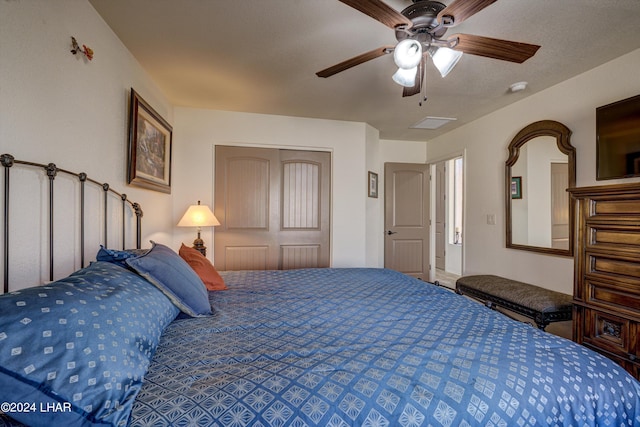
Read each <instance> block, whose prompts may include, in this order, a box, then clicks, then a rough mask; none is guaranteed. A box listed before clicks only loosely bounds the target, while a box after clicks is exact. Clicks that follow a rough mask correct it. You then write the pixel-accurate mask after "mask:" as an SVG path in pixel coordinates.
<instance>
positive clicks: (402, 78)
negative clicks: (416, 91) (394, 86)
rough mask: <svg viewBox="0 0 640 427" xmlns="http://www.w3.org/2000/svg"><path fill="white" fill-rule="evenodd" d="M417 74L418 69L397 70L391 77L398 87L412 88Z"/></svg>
mask: <svg viewBox="0 0 640 427" xmlns="http://www.w3.org/2000/svg"><path fill="white" fill-rule="evenodd" d="M417 74H418V67H415V68H410V69H408V70H406V69H404V68H398V71H396V72H395V74H394V75H393V77H392V78H393V81H394V82H396V83H398V84H399V85H400V86H405V87H413V86H415V84H416V75H417Z"/></svg>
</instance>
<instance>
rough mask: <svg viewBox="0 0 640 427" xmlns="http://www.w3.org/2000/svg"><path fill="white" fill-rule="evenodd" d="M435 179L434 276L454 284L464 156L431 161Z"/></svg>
mask: <svg viewBox="0 0 640 427" xmlns="http://www.w3.org/2000/svg"><path fill="white" fill-rule="evenodd" d="M432 170H433V171H434V175H435V182H434V183H433V187H434V189H435V194H434V198H433V199H434V200H435V207H434V213H433V217H434V219H435V220H434V221H433V224H434V230H433V234H434V236H435V239H434V240H435V272H434V273H435V276H434V277H435V279H434V280H436V281H438V283H439V284H441V285H443V286H446V287H449V288H455V284H456V280H457V279H458V278H459V277H460V276H461V275H462V253H463V243H464V224H463V212H464V199H463V196H464V191H463V190H464V187H463V181H464V175H463V174H464V160H463V157H462V156H457V157H454V158H451V159H447V160H443V161H440V162H437V163H436V164H434V165H433V169H432Z"/></svg>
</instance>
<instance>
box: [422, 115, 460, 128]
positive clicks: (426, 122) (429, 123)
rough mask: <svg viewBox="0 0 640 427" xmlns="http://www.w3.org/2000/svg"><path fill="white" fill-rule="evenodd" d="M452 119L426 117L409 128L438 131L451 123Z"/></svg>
mask: <svg viewBox="0 0 640 427" xmlns="http://www.w3.org/2000/svg"><path fill="white" fill-rule="evenodd" d="M454 120H457V119H453V118H449V117H431V116H427V117H425V118H424V119H422V120H420V121H419V122H418V123H416V124H415V125H413V126H411V129H438V128H439V127H442V126H444V125H446V124H447V123H449V122H453V121H454Z"/></svg>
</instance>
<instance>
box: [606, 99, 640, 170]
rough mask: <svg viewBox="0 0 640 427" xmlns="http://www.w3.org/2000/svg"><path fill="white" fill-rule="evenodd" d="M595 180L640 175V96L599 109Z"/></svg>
mask: <svg viewBox="0 0 640 427" xmlns="http://www.w3.org/2000/svg"><path fill="white" fill-rule="evenodd" d="M596 150H597V151H596V179H597V180H603V179H614V178H629V177H634V176H640V95H636V96H634V97H631V98H627V99H623V100H622V101H618V102H614V103H612V104H608V105H603V106H602V107H598V108H596Z"/></svg>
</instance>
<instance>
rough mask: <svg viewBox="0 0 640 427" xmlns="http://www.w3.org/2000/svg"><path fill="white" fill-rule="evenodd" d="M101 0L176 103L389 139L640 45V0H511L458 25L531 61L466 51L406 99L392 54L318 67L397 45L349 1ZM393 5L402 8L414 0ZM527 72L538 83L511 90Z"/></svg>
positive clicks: (461, 116) (415, 136) (472, 115)
mask: <svg viewBox="0 0 640 427" xmlns="http://www.w3.org/2000/svg"><path fill="white" fill-rule="evenodd" d="M89 1H90V3H91V4H92V5H93V6H94V7H95V9H96V10H97V12H98V13H99V14H100V15H101V16H102V17H103V19H104V20H105V21H106V22H107V24H108V25H109V26H110V27H111V28H112V29H113V31H114V32H115V33H116V34H117V36H118V37H119V38H120V40H122V42H123V43H124V45H125V46H126V47H127V48H128V49H129V50H130V51H131V53H132V54H133V55H134V56H135V57H136V59H137V60H138V61H139V62H140V64H142V66H143V67H144V68H145V70H146V71H147V72H148V73H149V75H150V76H151V77H152V79H153V80H154V81H155V82H156V83H157V85H158V86H159V87H160V88H161V90H162V91H163V92H164V93H165V94H166V96H167V97H168V99H169V100H170V101H171V102H172V103H173V104H174V105H178V106H188V107H197V108H210V109H219V110H229V111H244V112H255V113H267V114H278V115H287V116H300V117H315V118H324V119H334V120H347V121H358V122H366V123H369V124H370V125H372V126H373V127H375V128H376V129H378V130H380V137H381V138H383V139H400V140H427V139H430V138H433V137H435V136H437V135H439V134H442V133H445V132H448V131H450V130H452V129H454V128H455V127H457V126H460V125H462V124H464V123H468V122H470V121H472V120H474V119H477V118H479V117H481V116H483V115H486V114H488V113H490V112H492V111H495V110H496V109H498V108H501V107H504V106H506V105H508V104H510V103H513V102H515V101H518V100H519V99H522V98H523V97H526V96H530V95H531V94H533V93H535V92H538V91H541V90H543V89H545V88H547V87H549V86H552V85H554V84H556V83H559V82H561V81H563V80H566V79H568V78H570V77H572V76H575V75H577V74H580V73H582V72H584V71H587V70H589V69H591V68H594V67H596V66H598V65H599V64H602V63H604V62H607V61H610V60H611V59H614V58H616V57H618V56H621V55H623V54H625V53H627V52H630V51H633V50H635V49H638V48H640V0H535V1H534V0H500V1H497V2H496V3H494V4H493V5H491V6H489V7H488V8H486V9H484V10H483V11H481V12H479V13H478V14H476V15H474V16H472V17H471V18H469V19H468V20H467V21H465V22H463V23H462V24H460V25H458V26H457V27H455V28H452V29H449V31H448V32H447V36H450V35H452V34H455V33H467V34H476V35H482V36H489V37H495V38H501V39H507V40H514V41H520V42H526V43H531V44H538V45H541V46H542V47H541V48H540V50H539V51H538V52H537V53H536V55H535V56H534V57H533V58H531V59H529V60H528V61H526V62H524V63H523V64H514V63H510V62H503V61H498V60H494V59H489V58H484V57H479V56H473V55H464V56H463V57H462V59H461V61H460V62H459V63H458V65H457V66H456V68H455V69H454V70H453V71H452V72H451V74H449V75H448V76H447V77H446V78H444V79H443V78H441V77H440V75H439V74H438V72H437V70H435V68H434V67H433V65H432V64H430V66H429V68H428V70H427V95H428V100H427V101H426V102H425V103H423V105H422V106H420V105H419V103H418V101H419V96H418V95H416V96H413V97H407V98H403V97H402V88H401V87H400V86H398V85H397V84H395V83H394V82H393V81H392V80H391V76H392V75H393V73H394V72H395V69H396V67H395V65H394V64H393V58H392V57H391V55H385V56H383V57H380V58H377V59H374V60H372V61H369V62H367V63H364V64H361V65H359V66H357V67H354V68H351V69H349V70H346V71H344V72H342V73H339V74H337V75H334V76H332V77H329V78H326V79H323V78H319V77H316V75H315V73H316V72H317V71H320V70H322V69H324V68H327V67H329V66H331V65H334V64H336V63H338V62H341V61H343V60H345V59H348V58H350V57H352V56H355V55H358V54H361V53H364V52H367V51H369V50H372V49H374V48H377V47H380V46H383V45H393V44H395V37H394V32H393V30H391V29H389V28H388V27H386V26H385V25H383V24H381V23H380V22H378V21H376V20H374V19H372V18H370V17H368V16H366V15H364V14H362V13H360V12H358V11H356V10H354V9H352V8H351V7H349V6H346V5H345V4H343V3H341V2H339V1H338V0H135V1H131V0H89ZM451 2H452V0H444V1H443V3H445V4H447V5H448V4H450V3H451ZM387 4H389V5H390V6H392V7H393V8H395V9H397V10H402V9H403V8H404V7H406V6H408V5H410V4H411V1H410V0H388V1H387ZM96 55H100V52H99V51H98V52H96ZM638 78H640V73H639V77H638ZM519 81H527V82H529V86H528V88H527V89H526V90H525V91H523V92H519V93H510V92H509V90H508V88H509V85H511V84H512V83H515V82H519ZM603 84H606V82H603ZM630 95H635V94H630ZM426 116H436V117H452V118H457V120H456V121H454V122H452V123H449V124H447V125H445V126H443V127H442V128H440V129H438V130H422V129H420V130H418V129H410V128H409V127H410V126H411V125H413V124H415V123H417V122H419V121H420V120H422V119H423V118H424V117H426ZM550 118H552V117H550Z"/></svg>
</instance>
